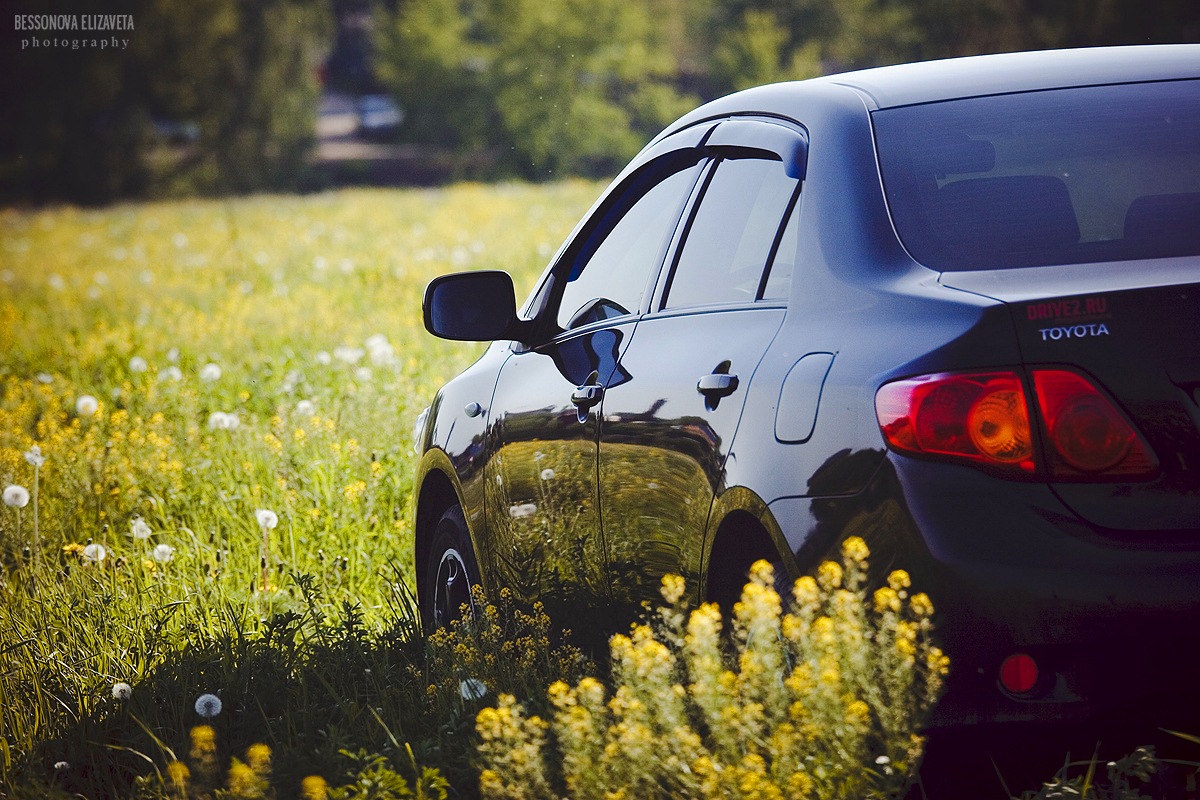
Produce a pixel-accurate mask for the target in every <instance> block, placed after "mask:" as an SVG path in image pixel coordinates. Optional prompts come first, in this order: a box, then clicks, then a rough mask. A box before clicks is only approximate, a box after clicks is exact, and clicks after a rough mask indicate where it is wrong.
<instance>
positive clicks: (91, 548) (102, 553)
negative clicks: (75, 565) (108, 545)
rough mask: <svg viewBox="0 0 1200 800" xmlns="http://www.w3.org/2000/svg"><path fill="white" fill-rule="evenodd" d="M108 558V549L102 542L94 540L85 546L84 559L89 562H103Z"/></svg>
mask: <svg viewBox="0 0 1200 800" xmlns="http://www.w3.org/2000/svg"><path fill="white" fill-rule="evenodd" d="M106 558H108V551H107V550H105V549H104V545H102V544H96V543H95V542H92V543H91V544H89V545H88V546H87V547H85V548H83V560H84V561H85V562H86V563H88V564H103V563H104V559H106Z"/></svg>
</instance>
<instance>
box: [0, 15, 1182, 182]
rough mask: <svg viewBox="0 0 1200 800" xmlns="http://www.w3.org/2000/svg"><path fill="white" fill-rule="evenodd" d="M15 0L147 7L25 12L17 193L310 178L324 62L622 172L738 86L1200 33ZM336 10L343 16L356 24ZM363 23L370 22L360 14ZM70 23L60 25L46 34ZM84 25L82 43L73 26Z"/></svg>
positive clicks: (1143, 18) (5, 59)
mask: <svg viewBox="0 0 1200 800" xmlns="http://www.w3.org/2000/svg"><path fill="white" fill-rule="evenodd" d="M42 6H43V4H42V3H41V2H39V0H15V3H14V4H12V11H13V12H14V13H15V14H30V13H46V12H47V11H52V12H53V13H56V14H75V13H100V12H103V13H125V14H132V15H133V18H134V23H135V29H134V30H133V31H127V32H120V33H119V34H118V35H119V36H121V37H122V38H128V39H129V45H128V49H124V50H115V49H106V50H98V49H89V48H82V49H78V50H73V49H67V48H61V47H60V48H44V47H43V48H28V47H26V48H25V49H22V42H23V39H26V38H28V37H29V33H28V32H22V31H18V30H14V29H13V28H12V27H10V26H9V25H7V24H6V25H5V26H4V30H3V31H2V33H0V36H3V40H2V41H0V70H3V73H4V74H5V75H8V76H10V77H11V83H12V87H13V89H12V90H10V91H6V92H5V93H3V94H0V118H3V119H4V120H5V124H4V125H3V126H0V200H6V199H7V200H9V201H11V200H34V201H45V200H52V199H68V200H73V201H77V202H84V203H100V202H107V201H110V200H113V199H115V198H121V197H136V196H162V195H180V194H190V193H196V192H200V193H209V194H212V193H230V192H239V193H240V192H248V191H254V190H260V189H271V188H287V189H303V188H308V187H311V186H312V185H313V183H314V181H317V180H319V179H318V177H317V176H315V175H314V173H313V171H312V169H311V163H310V153H311V145H312V141H313V133H314V119H315V115H316V112H317V97H318V92H319V89H320V81H321V78H322V76H325V77H327V78H328V83H327V85H329V86H332V87H335V88H339V89H342V90H347V91H350V92H352V93H363V92H378V91H387V92H390V93H391V94H393V95H394V96H395V98H396V100H397V101H398V102H399V103H400V105H401V106H402V107H404V108H405V109H406V110H407V112H408V113H407V118H406V121H405V123H404V125H403V126H402V129H401V136H402V138H403V139H404V140H405V141H406V142H408V143H410V144H414V145H420V146H422V147H426V148H431V149H436V151H437V152H438V153H439V154H449V155H450V156H452V157H453V158H454V163H455V164H457V167H456V172H457V174H458V175H459V176H469V177H495V176H512V175H521V176H525V177H530V178H546V177H548V176H561V175H563V174H564V173H565V174H582V175H590V176H599V175H607V174H611V173H612V172H613V171H615V170H616V169H617V168H618V167H619V166H620V165H621V164H623V163H624V162H625V161H626V160H628V158H629V157H630V156H631V155H632V154H633V153H634V152H635V151H636V150H637V149H638V148H639V147H640V146H641V145H642V144H643V143H644V142H645V141H647V140H648V139H649V138H650V137H651V136H652V135H654V134H655V133H657V132H658V130H660V129H661V128H662V126H663V125H664V124H665V123H667V122H668V121H670V120H671V119H673V118H674V117H676V116H677V115H678V114H679V113H680V112H681V111H682V110H684V109H686V108H688V107H690V106H692V105H695V104H697V103H699V102H701V101H703V100H708V99H711V98H714V97H716V96H719V95H722V94H725V93H727V92H730V91H734V90H736V89H740V88H744V87H747V86H751V85H755V84H759V83H765V82H769V81H776V80H785V79H794V78H807V77H812V76H815V75H819V74H824V73H830V72H837V71H842V70H846V69H851V68H857V67H867V66H875V65H880V64H887V63H895V62H900V61H908V60H924V59H930V58H939V57H945V56H955V55H967V54H973V53H986V52H999V51H1008V50H1018V49H1038V48H1052V47H1066V46H1081V45H1101V44H1137V43H1152V42H1183V41H1197V40H1200V6H1198V5H1197V4H1196V3H1194V2H1191V0H1154V1H1153V2H1150V3H1147V2H1139V0H1096V1H1094V2H1084V1H1083V0H1071V1H1070V2H1049V1H1048V0H836V2H829V0H694V1H693V2H685V0H625V1H624V2H622V0H557V1H556V2H537V0H374V1H373V0H63V2H59V3H56V4H55V5H54V8H53V9H46V8H43V7H42ZM335 20H339V21H340V22H339V23H338V24H335ZM349 20H354V24H353V25H350V24H349V22H348V21H349ZM48 35H49V36H52V35H62V34H54V33H51V34H47V33H45V32H42V33H41V34H39V36H41V37H43V38H45V37H46V36H48ZM69 35H71V36H79V35H80V34H79V33H78V32H77V33H73V34H69Z"/></svg>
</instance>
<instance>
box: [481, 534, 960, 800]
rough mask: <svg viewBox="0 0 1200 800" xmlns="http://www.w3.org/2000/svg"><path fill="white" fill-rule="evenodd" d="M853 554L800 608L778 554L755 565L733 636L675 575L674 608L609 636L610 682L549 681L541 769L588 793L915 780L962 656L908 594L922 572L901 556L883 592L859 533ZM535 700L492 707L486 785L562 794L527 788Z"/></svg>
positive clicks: (778, 791)
mask: <svg viewBox="0 0 1200 800" xmlns="http://www.w3.org/2000/svg"><path fill="white" fill-rule="evenodd" d="M842 553H843V557H844V563H843V564H842V565H839V564H836V563H834V562H826V563H824V564H821V565H820V567H819V568H818V570H817V574H816V577H815V578H814V577H804V578H801V579H800V580H798V581H796V583H795V585H794V590H793V595H794V598H793V599H794V602H793V603H792V604H791V608H790V610H788V611H786V612H785V610H784V608H783V602H782V599H781V598H780V596H779V594H778V593H777V592H776V590H775V588H774V585H775V577H774V573H773V570H772V568H771V567H770V565H768V564H767V563H766V562H759V563H757V564H755V565H754V566H753V568H752V569H751V572H750V580H749V583H748V584H747V585H746V587H745V589H744V590H743V593H742V597H741V600H740V602H738V603H737V604H735V606H734V609H733V615H732V617H733V619H732V631H731V633H732V641H730V639H729V638H728V637H727V636H726V634H724V633H723V631H722V628H723V625H722V618H721V613H720V611H719V609H718V608H717V607H716V606H715V605H711V604H706V605H702V606H700V607H699V608H697V609H694V610H691V611H690V612H687V613H685V609H684V608H683V606H682V603H683V595H684V593H683V592H682V591H680V587H681V585H682V579H680V578H677V577H673V576H668V577H667V578H665V579H664V581H663V584H662V594H663V597H664V600H665V601H666V602H667V606H668V608H669V609H670V610H661V609H660V611H659V613H658V614H657V616H656V619H657V623H656V625H655V626H651V625H644V624H643V625H636V626H634V627H633V629H632V630H631V632H630V634H629V635H628V636H625V635H618V636H614V637H613V638H612V640H611V649H612V680H613V686H614V687H615V688H614V690H613V691H612V692H611V693H609V692H608V690H607V689H606V688H605V686H604V685H603V684H602V683H600V682H599V681H597V680H595V679H594V678H585V679H583V680H581V681H579V683H578V684H577V685H576V686H574V687H571V686H570V685H569V684H568V683H566V682H564V681H557V682H555V683H554V684H553V685H552V686H551V687H550V689H549V699H550V702H551V703H552V705H553V707H554V709H555V713H554V718H553V720H552V721H551V723H550V726H549V727H550V729H551V730H552V731H553V733H554V742H556V747H557V751H556V753H554V754H551V753H550V752H549V748H548V746H541V747H540V748H539V752H538V753H537V755H536V757H537V758H538V759H541V761H540V762H539V763H540V766H539V767H538V770H539V772H538V774H539V775H540V776H542V777H544V775H546V774H549V772H550V770H549V769H548V767H547V763H548V762H549V761H553V762H554V763H556V764H558V765H560V766H561V772H562V776H563V778H562V779H563V783H564V788H565V790H566V793H567V794H569V796H570V797H572V798H576V800H611V798H617V797H629V798H659V797H661V798H668V797H669V798H688V797H694V798H710V797H731V798H780V799H782V798H824V797H864V796H875V795H883V794H889V793H896V792H899V791H901V789H902V788H903V786H904V781H905V780H906V777H907V772H908V770H909V769H910V768H911V766H912V765H913V764H914V763H916V761H917V759H918V758H919V755H920V752H921V748H922V744H923V743H922V740H921V738H920V737H919V736H918V735H917V734H916V731H917V730H919V728H920V726H921V724H922V723H923V721H924V719H925V716H926V715H927V714H928V712H929V710H930V709H931V707H932V704H933V703H934V702H935V701H936V699H937V696H938V693H939V691H940V688H941V681H942V678H943V676H944V675H945V674H946V671H947V669H948V668H949V663H948V661H947V660H946V657H945V655H944V654H942V653H941V651H940V650H938V649H937V648H936V647H935V646H933V644H932V643H931V640H930V634H931V616H932V614H933V605H932V603H931V601H930V600H929V598H928V596H927V595H924V594H918V595H916V596H915V597H913V598H912V599H911V600H909V599H908V595H907V589H908V588H909V587H910V586H911V579H910V578H909V576H908V575H907V574H906V573H904V572H903V571H901V570H896V571H894V572H892V573H891V575H890V576H889V578H888V585H887V586H886V587H881V588H880V589H878V590H877V591H875V592H874V593H873V594H871V593H870V592H868V591H867V589H866V588H865V586H864V581H865V580H866V576H867V574H868V572H867V561H868V558H869V555H870V553H869V551H868V549H867V546H866V543H865V542H864V541H863V540H862V539H860V538H857V537H851V538H850V539H847V540H846V542H845V543H844V544H843V549H842ZM730 644H732V652H731V650H730ZM521 713H522V711H521V706H520V705H518V704H516V702H515V700H513V699H512V698H511V697H505V698H502V699H501V703H500V706H499V707H498V708H495V709H485V710H484V711H482V712H480V714H479V716H478V718H477V730H478V731H479V733H480V736H481V737H482V738H483V739H484V741H485V742H486V747H481V750H480V754H481V756H482V757H483V760H484V763H485V765H486V768H485V772H484V776H483V778H482V779H481V784H480V788H481V791H482V792H483V793H484V795H485V796H486V797H488V798H515V797H546V798H549V797H557V796H561V794H562V792H561V791H560V792H558V794H555V792H554V791H553V790H552V788H547V789H546V790H545V791H546V792H547V793H545V794H542V793H537V792H532V791H530V790H529V784H528V783H526V784H521V786H522V788H519V789H518V788H515V787H517V786H518V785H519V784H520V783H521V782H520V781H519V780H518V779H517V773H516V772H515V771H513V770H514V769H515V767H514V764H513V763H512V761H511V757H512V754H513V753H516V752H518V751H520V752H521V753H522V755H521V757H520V759H519V764H518V765H517V766H519V767H520V769H523V770H527V769H529V764H530V760H531V759H533V758H535V754H534V752H533V750H531V749H530V748H531V747H532V743H533V742H534V741H535V740H537V741H541V740H542V739H544V734H545V725H544V723H542V722H541V721H540V720H538V724H537V725H534V726H533V727H530V721H529V720H525V719H524V717H522V716H521ZM506 737H509V738H511V741H508V740H507V739H506ZM501 742H507V743H506V744H501ZM506 759H507V760H506ZM879 763H883V764H887V765H888V769H887V770H882V771H881V770H879V769H878V768H877V764H879ZM540 779H541V778H539V780H540ZM540 791H541V790H539V792H540Z"/></svg>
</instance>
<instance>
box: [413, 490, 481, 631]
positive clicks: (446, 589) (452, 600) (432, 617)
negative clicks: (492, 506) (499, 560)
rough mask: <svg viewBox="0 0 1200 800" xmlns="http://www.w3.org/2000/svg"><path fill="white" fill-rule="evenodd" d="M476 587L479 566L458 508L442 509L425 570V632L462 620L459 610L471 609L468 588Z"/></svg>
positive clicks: (472, 607)
mask: <svg viewBox="0 0 1200 800" xmlns="http://www.w3.org/2000/svg"><path fill="white" fill-rule="evenodd" d="M478 584H479V565H478V564H477V563H476V561H475V550H474V548H473V547H472V546H471V535H470V534H469V533H468V532H467V522H466V518H465V517H464V516H463V510H462V506H459V505H458V504H455V505H453V506H451V507H450V508H448V509H446V511H445V513H444V514H442V517H441V519H439V520H438V524H437V527H436V528H434V530H433V540H432V541H431V542H430V545H429V560H428V561H427V562H426V566H425V597H424V598H423V602H422V603H421V605H422V617H423V618H424V623H425V628H426V630H431V631H432V630H437V629H438V628H445V627H448V626H449V625H450V623H451V622H453V621H454V620H456V619H461V618H462V617H463V606H464V605H465V606H467V607H468V608H470V609H474V607H475V603H474V600H473V599H472V597H471V587H472V586H476V585H478Z"/></svg>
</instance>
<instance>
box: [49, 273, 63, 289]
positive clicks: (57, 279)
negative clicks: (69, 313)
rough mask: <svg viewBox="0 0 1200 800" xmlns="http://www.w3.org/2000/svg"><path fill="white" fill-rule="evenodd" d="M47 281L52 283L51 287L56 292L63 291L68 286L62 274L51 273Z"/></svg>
mask: <svg viewBox="0 0 1200 800" xmlns="http://www.w3.org/2000/svg"><path fill="white" fill-rule="evenodd" d="M46 282H47V283H49V284H50V288H51V289H53V290H54V291H56V292H61V291H62V290H63V289H65V288H67V282H66V281H64V280H63V278H62V275H51V276H50V277H48V278H46Z"/></svg>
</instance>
